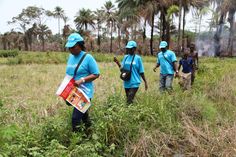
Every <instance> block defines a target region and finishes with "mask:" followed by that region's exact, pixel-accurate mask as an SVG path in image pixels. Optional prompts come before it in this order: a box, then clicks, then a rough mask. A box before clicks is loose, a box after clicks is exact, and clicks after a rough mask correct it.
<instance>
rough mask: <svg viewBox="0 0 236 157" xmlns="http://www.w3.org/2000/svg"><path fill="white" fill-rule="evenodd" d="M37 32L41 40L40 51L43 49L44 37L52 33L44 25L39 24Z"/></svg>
mask: <svg viewBox="0 0 236 157" xmlns="http://www.w3.org/2000/svg"><path fill="white" fill-rule="evenodd" d="M37 33H38V36H39V40H41V42H42V51H45V39H46V38H47V37H49V36H51V35H52V31H51V30H50V29H49V28H48V26H46V25H39V26H38V29H37Z"/></svg>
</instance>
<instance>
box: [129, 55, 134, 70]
mask: <svg viewBox="0 0 236 157" xmlns="http://www.w3.org/2000/svg"><path fill="white" fill-rule="evenodd" d="M134 57H135V54H134V56H133V59H132V62H131V64H130V71H132V65H133V61H134Z"/></svg>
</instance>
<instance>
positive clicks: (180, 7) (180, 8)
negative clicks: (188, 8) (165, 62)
mask: <svg viewBox="0 0 236 157" xmlns="http://www.w3.org/2000/svg"><path fill="white" fill-rule="evenodd" d="M181 18H182V0H180V1H179V28H178V54H180V38H181V31H180V29H181V21H182V20H181Z"/></svg>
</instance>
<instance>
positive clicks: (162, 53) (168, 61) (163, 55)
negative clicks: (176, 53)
mask: <svg viewBox="0 0 236 157" xmlns="http://www.w3.org/2000/svg"><path fill="white" fill-rule="evenodd" d="M162 55H163V57H164V58H165V60H166V61H167V62H168V63H169V64H170V65H171V67H172V68H173V63H171V62H170V61H169V60H168V59H167V58H166V57H165V55H164V53H163V52H162Z"/></svg>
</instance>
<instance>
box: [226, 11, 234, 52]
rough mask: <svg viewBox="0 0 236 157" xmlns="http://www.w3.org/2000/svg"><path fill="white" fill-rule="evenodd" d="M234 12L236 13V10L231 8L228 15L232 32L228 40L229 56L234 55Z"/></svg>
mask: <svg viewBox="0 0 236 157" xmlns="http://www.w3.org/2000/svg"><path fill="white" fill-rule="evenodd" d="M234 14H235V10H234V9H231V10H230V11H229V17H228V22H229V23H230V33H229V40H228V46H227V51H228V54H229V56H233V42H234Z"/></svg>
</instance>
